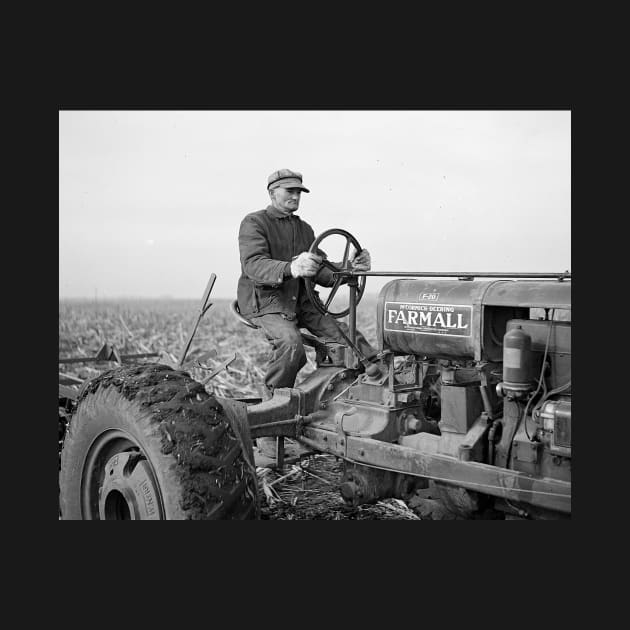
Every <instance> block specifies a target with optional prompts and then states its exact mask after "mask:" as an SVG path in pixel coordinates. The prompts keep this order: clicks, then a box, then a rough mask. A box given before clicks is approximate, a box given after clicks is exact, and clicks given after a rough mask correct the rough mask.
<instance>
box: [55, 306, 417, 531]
mask: <svg viewBox="0 0 630 630" xmlns="http://www.w3.org/2000/svg"><path fill="white" fill-rule="evenodd" d="M211 302H212V304H213V305H212V307H211V308H210V309H209V310H208V311H207V312H206V314H205V315H204V317H203V318H202V319H201V322H200V323H199V326H198V328H197V332H196V334H195V338H194V340H193V343H192V345H191V347H190V350H189V352H188V354H187V357H186V363H185V365H184V369H186V370H187V371H188V372H189V373H190V375H191V376H192V377H193V378H194V379H195V380H198V381H200V382H202V381H203V380H204V379H206V378H207V377H208V375H210V374H211V373H212V372H213V371H215V370H217V369H219V368H220V367H221V365H222V364H224V363H225V362H226V361H230V359H232V358H233V360H232V361H231V362H230V363H229V365H228V366H227V367H226V368H224V369H221V370H220V371H219V372H218V373H217V374H216V375H215V376H214V377H213V378H212V379H211V380H209V381H208V382H207V383H205V385H204V386H205V388H206V390H207V391H208V392H209V393H213V394H216V395H219V396H225V397H238V398H255V397H259V396H260V386H261V385H262V382H263V375H264V368H265V364H266V362H267V359H268V357H269V354H270V346H269V344H268V343H267V342H266V340H265V338H264V335H263V333H262V332H260V331H258V330H254V329H252V328H249V327H247V326H245V325H244V324H242V323H241V322H240V321H238V320H237V319H236V318H235V317H234V316H233V315H232V313H231V312H230V310H229V300H221V299H212V300H211ZM198 314H199V301H197V300H174V299H173V300H170V299H164V300H148V299H147V300H119V301H98V302H96V301H94V300H92V301H89V300H60V302H59V357H60V358H64V357H71V356H72V357H76V356H85V357H93V356H95V355H96V354H97V352H98V351H99V349H100V348H101V347H102V346H103V344H104V343H107V344H109V345H110V346H114V347H115V348H116V350H117V351H118V352H119V354H121V355H125V354H136V353H146V352H159V353H160V357H159V358H158V359H155V358H150V359H143V361H155V360H157V361H159V362H160V363H164V364H167V365H171V366H173V367H175V364H176V363H177V361H178V360H179V357H180V356H181V353H182V351H183V349H184V347H185V345H186V342H187V340H188V335H189V334H190V331H191V330H192V328H193V326H194V324H195V321H196V320H197V317H198ZM357 328H358V329H360V330H361V331H362V332H363V334H364V335H365V336H366V338H367V339H368V341H369V342H370V343H372V344H373V345H376V296H370V295H367V294H366V295H365V296H364V297H363V300H362V301H361V303H360V304H359V306H358V309H357ZM306 351H307V358H308V361H307V364H306V365H305V366H304V368H303V369H302V370H301V371H300V373H299V374H298V377H297V380H296V384H299V383H300V382H301V381H302V380H303V379H304V378H305V377H306V376H308V375H309V374H310V373H311V372H312V371H313V370H314V369H315V351H314V350H313V349H312V348H310V347H307V349H306ZM113 367H115V364H114V363H112V362H99V363H85V364H84V363H71V364H60V365H59V371H60V372H63V373H66V374H69V375H73V376H76V377H78V378H81V379H90V378H93V377H94V376H97V375H98V374H100V373H102V372H104V371H106V370H109V369H111V368H113ZM257 472H258V476H259V490H260V492H259V496H260V505H261V517H262V518H263V519H278V520H304V519H320V520H321V519H324V520H347V519H357V520H360V519H379V520H414V519H419V518H420V516H418V515H417V513H416V512H414V511H413V509H410V506H409V505H407V504H405V503H404V502H403V501H400V500H398V499H387V500H383V501H379V502H378V503H376V504H373V505H363V506H359V507H350V506H347V505H346V504H345V503H344V502H343V500H342V499H341V495H340V494H339V490H338V484H339V479H340V474H341V461H339V460H338V459H337V458H335V457H333V456H329V455H313V456H311V457H309V458H308V459H306V460H303V461H302V463H301V465H299V466H298V465H293V466H291V467H288V468H287V469H285V470H284V471H283V473H282V474H280V473H277V472H275V471H272V470H270V469H268V468H258V470H257ZM411 507H414V506H413V505H411Z"/></svg>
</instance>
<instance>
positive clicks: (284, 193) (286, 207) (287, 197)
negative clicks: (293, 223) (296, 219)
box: [269, 187, 302, 215]
mask: <svg viewBox="0 0 630 630" xmlns="http://www.w3.org/2000/svg"><path fill="white" fill-rule="evenodd" d="M301 194H302V190H301V189H300V188H282V187H280V188H274V189H272V190H270V191H269V195H270V197H271V205H272V206H273V207H274V208H276V209H277V210H280V212H283V213H284V214H287V215H288V214H291V213H292V212H295V211H296V210H297V209H298V208H299V206H300V196H301Z"/></svg>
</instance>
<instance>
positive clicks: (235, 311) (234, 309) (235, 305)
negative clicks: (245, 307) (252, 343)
mask: <svg viewBox="0 0 630 630" xmlns="http://www.w3.org/2000/svg"><path fill="white" fill-rule="evenodd" d="M230 310H231V311H232V315H234V317H236V319H238V320H239V321H240V322H241V323H242V324H245V326H249V327H250V328H256V329H257V328H260V326H256V324H252V322H250V321H249V320H248V319H245V318H244V317H243V316H242V315H241V309H240V308H239V307H238V300H232V301H231V302H230Z"/></svg>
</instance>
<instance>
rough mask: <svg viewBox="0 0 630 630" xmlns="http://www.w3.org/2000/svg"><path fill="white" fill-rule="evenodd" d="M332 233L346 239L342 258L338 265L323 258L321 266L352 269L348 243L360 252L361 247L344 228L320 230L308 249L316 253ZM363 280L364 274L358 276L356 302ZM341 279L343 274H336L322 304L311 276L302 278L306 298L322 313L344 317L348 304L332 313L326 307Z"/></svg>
mask: <svg viewBox="0 0 630 630" xmlns="http://www.w3.org/2000/svg"><path fill="white" fill-rule="evenodd" d="M333 234H338V235H340V236H343V237H344V238H345V239H346V246H345V248H344V252H343V260H342V261H341V264H340V265H335V264H333V263H331V262H330V261H328V260H326V259H324V260H323V261H322V265H321V266H322V267H328V268H329V269H330V270H332V271H352V265H351V264H350V261H349V260H348V259H349V255H350V245H353V246H354V248H355V250H356V251H357V252H360V251H361V249H363V248H362V247H361V245H359V241H357V239H356V238H354V236H352V234H350V232H346V231H345V230H341V229H338V228H333V229H332V230H326V231H325V232H322V233H321V234H320V235H319V236H318V237H317V238H316V239H315V240H314V241H313V244H312V245H311V246H310V248H309V250H308V251H309V252H311V253H314V254H316V253H317V250H318V249H319V245H320V243H321V242H322V241H323V240H324V239H325V238H327V237H329V236H332V235H333ZM365 280H366V277H365V276H358V289H357V300H356V303H357V304H358V303H359V301H360V300H361V298H362V297H363V292H364V291H365ZM342 281H343V276H341V275H340V276H337V279H336V280H335V284H333V286H332V288H331V291H330V294H329V295H328V298H327V299H326V303H325V304H323V303H322V301H321V300H320V299H319V295H317V292H316V291H315V281H314V280H313V278H304V286H305V287H306V294H307V295H308V298H309V300H310V301H311V303H312V304H313V306H315V308H316V309H317V310H318V311H319V312H320V313H321V314H322V315H331V316H332V317H334V318H335V319H339V318H340V317H345V316H346V315H347V314H348V313H349V312H350V306H348V308H347V309H345V310H343V311H339V312H338V313H334V312H333V311H330V310H329V308H328V307H329V306H330V303H331V302H332V301H333V298H334V297H335V294H336V293H337V290H338V289H339V287H340V286H341V284H342ZM349 288H350V290H351V291H352V290H353V288H352V287H349Z"/></svg>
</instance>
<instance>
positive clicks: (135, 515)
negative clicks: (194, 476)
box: [98, 451, 164, 521]
mask: <svg viewBox="0 0 630 630" xmlns="http://www.w3.org/2000/svg"><path fill="white" fill-rule="evenodd" d="M98 509H99V515H100V518H101V520H108V521H112V520H114V521H121V520H132V521H137V520H149V521H152V520H153V521H156V520H161V519H163V518H164V514H163V513H162V502H161V500H160V493H159V487H158V485H157V483H156V482H155V478H154V476H153V471H152V470H151V467H150V465H149V462H148V461H147V460H146V458H145V457H144V456H143V455H142V453H139V452H137V451H131V452H124V453H117V454H116V455H114V456H113V457H112V458H111V459H110V460H109V461H108V462H107V464H106V465H105V478H104V480H103V485H102V486H101V488H100V489H99V501H98Z"/></svg>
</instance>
